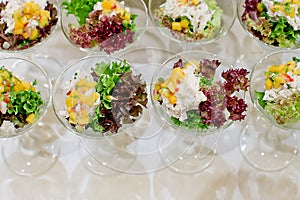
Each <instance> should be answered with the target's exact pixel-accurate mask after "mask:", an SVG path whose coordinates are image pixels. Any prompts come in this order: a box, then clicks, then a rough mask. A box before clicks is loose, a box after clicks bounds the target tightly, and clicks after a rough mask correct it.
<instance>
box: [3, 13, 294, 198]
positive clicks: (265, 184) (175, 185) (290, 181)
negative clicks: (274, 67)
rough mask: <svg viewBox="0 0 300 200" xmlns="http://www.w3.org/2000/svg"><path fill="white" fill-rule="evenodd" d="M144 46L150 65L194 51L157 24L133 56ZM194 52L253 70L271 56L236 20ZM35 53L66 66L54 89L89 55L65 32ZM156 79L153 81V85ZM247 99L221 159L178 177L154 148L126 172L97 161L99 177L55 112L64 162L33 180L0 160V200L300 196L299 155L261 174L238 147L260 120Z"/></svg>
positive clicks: (55, 70)
mask: <svg viewBox="0 0 300 200" xmlns="http://www.w3.org/2000/svg"><path fill="white" fill-rule="evenodd" d="M142 48H145V49H146V50H145V55H144V56H145V57H144V58H140V60H143V61H144V62H146V63H144V64H148V65H149V67H151V61H152V60H153V59H154V60H155V56H157V55H153V54H152V52H153V51H155V49H160V50H167V51H172V52H175V53H176V52H181V51H183V50H186V48H187V47H183V46H181V45H180V44H178V43H176V42H172V41H170V40H168V39H167V38H165V37H164V36H162V35H161V34H160V33H159V32H158V31H157V30H156V29H155V28H154V27H153V26H152V25H151V23H150V24H149V27H148V28H146V30H145V33H144V34H143V36H142V38H141V39H140V40H139V41H138V43H136V44H134V45H133V46H132V47H130V49H128V50H127V51H131V50H136V49H142ZM188 48H189V49H191V50H203V51H209V52H212V53H215V54H217V55H218V56H221V57H223V58H225V59H227V60H228V61H229V62H231V63H232V64H234V65H235V66H242V67H246V68H248V69H251V67H252V66H253V65H254V64H255V62H256V61H257V60H258V59H259V58H261V57H262V56H263V55H265V54H266V53H268V52H267V51H266V50H263V49H262V48H261V47H260V46H259V45H258V44H257V43H256V42H255V41H254V40H253V39H251V38H250V37H249V36H248V35H247V34H246V33H245V32H244V30H243V29H242V27H241V26H240V24H239V21H238V20H237V19H236V21H235V23H234V25H233V27H232V29H231V30H230V32H229V33H228V34H227V35H226V36H225V37H223V38H221V39H220V40H217V41H216V42H213V43H211V44H207V45H202V46H191V47H188ZM123 53H124V52H123ZM31 54H35V55H43V56H45V58H48V57H49V58H50V57H51V58H55V59H56V61H58V63H59V64H60V66H59V67H57V66H56V67H54V65H53V67H52V68H48V69H46V70H47V71H48V73H49V75H50V76H51V77H52V80H53V81H52V82H53V84H55V79H56V77H57V76H58V74H59V71H61V70H62V69H63V68H64V67H66V66H67V65H69V64H70V63H72V62H73V61H76V60H77V59H79V58H82V57H84V56H86V55H87V54H86V53H85V52H82V51H80V50H78V49H76V48H75V47H73V46H72V45H71V44H70V43H69V42H68V41H67V40H66V39H65V37H64V35H63V33H62V31H61V29H60V28H58V30H56V32H55V34H54V35H53V36H52V37H51V38H50V39H49V40H48V41H47V42H46V43H45V44H44V45H42V46H41V47H39V48H38V49H36V50H34V52H31ZM3 56H5V55H3ZM144 67H145V66H144ZM149 80H151V79H149ZM149 80H148V79H147V82H148V81H149ZM247 100H248V103H249V105H250V106H249V108H248V116H247V118H246V120H245V121H244V122H242V123H234V124H233V125H232V126H231V127H229V128H228V129H226V130H224V131H223V132H221V133H218V134H220V138H219V139H218V142H217V146H216V153H217V156H216V157H215V160H214V161H213V162H212V164H211V165H210V166H208V167H207V168H206V169H205V170H203V171H201V172H199V173H196V174H185V173H178V172H175V171H174V170H172V169H170V167H168V166H166V165H163V164H162V163H160V162H161V161H160V157H159V153H158V151H156V150H155V151H153V152H154V153H151V152H150V153H149V152H147V153H148V156H149V157H147V156H145V154H142V153H141V154H137V160H136V161H135V164H134V167H133V168H128V169H126V170H123V169H120V170H118V169H117V168H116V166H114V167H109V166H108V167H106V166H103V165H101V164H99V163H98V164H99V168H102V169H103V171H104V172H105V173H104V174H103V175H99V174H94V173H92V172H90V171H89V170H88V169H87V168H86V167H84V165H83V163H84V162H85V154H83V153H82V152H81V151H80V140H81V138H80V137H79V136H77V135H75V134H73V133H70V132H68V131H67V130H66V129H65V128H64V127H63V126H62V125H61V124H60V123H59V121H58V120H57V118H56V116H55V114H54V112H53V109H52V108H50V109H49V112H48V114H47V116H46V117H45V118H44V119H43V122H45V123H47V124H49V125H51V127H52V129H51V130H50V132H51V134H52V138H53V140H51V141H50V142H58V143H59V145H60V147H61V150H60V155H59V157H58V160H57V161H56V162H55V164H54V165H53V166H52V167H51V168H50V169H49V170H48V171H47V172H45V173H43V174H41V175H37V176H32V177H27V176H20V175H16V174H14V173H12V172H11V171H10V169H9V168H8V167H7V165H6V164H5V163H4V161H3V159H2V157H0V174H1V176H0V177H1V178H0V199H10V200H21V199H22V200H23V199H30V200H44V199H45V200H46V199H47V200H52V199H53V200H68V199H70V200H71V199H72V200H77V199H78V200H94V199H109V200H113V199H116V200H119V199H130V200H133V199H136V200H147V199H149V200H150V199H151V200H166V199H167V200H173V199H174V200H186V199H188V200H199V199H207V200H241V199H245V200H258V199H263V200H268V199H272V200H276V199H289V200H292V199H299V198H300V191H299V189H298V188H299V187H298V185H299V184H300V170H299V169H300V159H299V157H296V159H295V160H294V162H293V163H292V164H291V165H290V166H288V167H287V168H285V169H284V170H281V171H277V172H263V171H259V170H257V169H255V168H253V167H252V166H251V165H249V164H248V163H247V162H246V161H245V159H243V156H242V154H241V152H240V148H239V139H240V134H241V132H242V130H243V127H244V126H245V125H246V124H247V123H249V121H250V120H251V118H252V117H255V115H257V113H255V111H254V109H253V107H252V105H251V101H250V98H248V99H247ZM149 103H151V102H149ZM150 114H151V113H150ZM145 120H146V121H147V119H145ZM148 128H149V127H148ZM140 139H141V140H143V143H142V144H145V145H147V138H140ZM3 142H4V139H2V140H1V141H0V143H1V144H2V143H3ZM151 142H153V141H151ZM1 144H0V145H1ZM112 159H114V158H112ZM112 168H116V169H112Z"/></svg>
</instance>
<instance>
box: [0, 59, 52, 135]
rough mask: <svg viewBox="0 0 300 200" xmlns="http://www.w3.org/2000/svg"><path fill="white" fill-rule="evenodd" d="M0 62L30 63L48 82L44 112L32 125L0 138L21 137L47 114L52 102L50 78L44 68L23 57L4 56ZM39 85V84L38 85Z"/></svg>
mask: <svg viewBox="0 0 300 200" xmlns="http://www.w3.org/2000/svg"><path fill="white" fill-rule="evenodd" d="M2 60H16V61H17V60H22V61H25V62H26V63H30V64H31V65H32V66H34V67H36V68H37V69H39V70H40V71H41V72H42V74H43V75H44V78H45V79H46V82H48V83H47V84H48V87H49V89H48V92H49V99H48V101H47V104H45V107H44V110H43V111H42V112H40V115H39V118H38V119H37V120H36V121H35V122H34V123H33V124H32V125H29V126H25V127H24V128H21V129H15V134H13V135H5V136H1V137H0V138H11V137H15V136H19V135H22V134H23V133H25V132H27V131H29V130H31V129H32V128H34V127H35V126H36V125H37V124H38V123H39V122H40V121H41V120H42V119H43V117H44V116H45V115H46V113H47V112H48V109H49V107H50V105H51V102H52V89H53V88H52V83H51V80H50V77H49V75H48V73H47V72H46V71H45V70H44V68H42V67H41V66H40V65H38V64H37V63H35V62H33V61H32V60H30V59H28V58H26V57H24V56H5V57H1V58H0V62H1V61H2ZM38 84H39V83H38Z"/></svg>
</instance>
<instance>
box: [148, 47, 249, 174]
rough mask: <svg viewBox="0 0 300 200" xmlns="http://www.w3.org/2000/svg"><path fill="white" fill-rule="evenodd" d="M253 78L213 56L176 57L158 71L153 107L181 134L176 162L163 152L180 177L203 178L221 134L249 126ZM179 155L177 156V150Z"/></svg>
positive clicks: (192, 53) (191, 54)
mask: <svg viewBox="0 0 300 200" xmlns="http://www.w3.org/2000/svg"><path fill="white" fill-rule="evenodd" d="M248 73H249V72H248V71H247V70H246V69H242V68H240V69H238V68H236V69H235V68H233V66H232V65H231V64H229V63H228V62H227V61H226V60H224V59H222V58H220V57H218V56H216V55H214V54H212V53H208V52H202V51H187V52H183V53H179V54H177V55H175V56H172V57H170V58H169V59H167V60H166V61H165V62H164V63H162V65H161V66H159V68H158V69H157V70H156V71H155V73H154V75H153V78H152V81H151V95H152V96H151V101H152V104H153V105H154V108H155V111H156V113H157V114H158V115H159V116H160V117H161V119H162V120H163V121H164V122H166V123H167V124H168V125H169V126H170V127H172V128H173V129H175V130H176V132H178V133H181V134H179V137H182V138H181V140H180V143H179V144H177V148H181V149H182V150H176V151H178V152H182V156H181V157H179V159H178V160H176V161H175V162H174V159H173V157H172V156H173V152H171V151H168V149H161V156H162V159H163V160H164V161H165V162H166V163H167V164H170V163H171V162H174V163H173V164H170V167H171V168H172V169H174V170H175V171H178V172H183V173H197V172H199V171H201V170H204V169H205V168H206V167H208V166H209V165H210V164H211V162H212V161H213V159H214V156H215V153H216V152H215V147H216V143H217V140H218V138H219V136H220V134H217V133H219V132H221V131H222V130H224V129H225V128H227V127H229V126H230V125H231V124H232V123H233V122H234V121H240V120H243V119H244V117H245V111H246V109H247V104H246V102H245V101H244V97H245V91H247V90H248V85H249V79H248V78H247V77H246V76H247V74H248ZM173 151H174V150H173Z"/></svg>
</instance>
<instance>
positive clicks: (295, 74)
mask: <svg viewBox="0 0 300 200" xmlns="http://www.w3.org/2000/svg"><path fill="white" fill-rule="evenodd" d="M264 75H265V90H264V91H255V93H256V96H257V100H258V103H259V105H260V106H261V107H262V108H264V109H265V110H266V111H267V112H268V113H270V114H271V115H272V116H273V118H274V119H275V120H276V122H277V123H278V124H287V123H299V122H300V59H299V58H296V57H293V59H291V60H290V61H288V62H286V63H283V64H280V65H272V66H268V68H267V71H266V72H265V73H264Z"/></svg>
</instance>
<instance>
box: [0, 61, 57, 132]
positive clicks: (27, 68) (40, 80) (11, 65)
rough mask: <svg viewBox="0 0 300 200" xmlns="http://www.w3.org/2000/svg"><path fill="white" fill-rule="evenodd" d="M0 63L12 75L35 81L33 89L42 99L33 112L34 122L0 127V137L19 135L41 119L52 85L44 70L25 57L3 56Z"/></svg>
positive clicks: (49, 100) (50, 96)
mask: <svg viewBox="0 0 300 200" xmlns="http://www.w3.org/2000/svg"><path fill="white" fill-rule="evenodd" d="M0 63H1V66H3V67H4V69H7V70H9V71H10V72H11V73H12V75H15V76H17V77H19V79H20V80H24V81H26V82H29V83H31V84H32V83H33V82H36V83H37V85H35V86H34V87H35V90H36V91H39V92H40V97H41V100H42V101H43V104H41V105H40V106H39V107H38V108H39V111H38V112H37V113H36V114H35V120H34V123H28V124H26V125H25V126H24V127H22V128H17V129H14V130H11V129H0V137H2V138H6V137H7V138H8V137H14V136H18V135H21V134H23V133H25V132H28V131H29V130H30V129H32V128H33V127H34V126H35V125H36V124H37V123H38V122H39V121H40V120H41V119H42V117H43V116H44V115H45V113H46V112H47V109H48V107H49V105H50V103H51V98H52V85H51V82H50V80H49V77H48V75H47V74H46V72H45V71H44V70H43V69H42V68H41V67H40V66H38V65H36V64H35V63H33V62H31V61H30V60H28V59H27V58H22V57H5V58H1V59H0ZM2 77H3V76H2ZM5 80H6V81H7V80H9V79H6V78H5ZM2 86H3V87H5V86H4V85H3V83H2ZM3 87H2V88H3ZM24 95H25V94H24ZM1 96H2V97H3V98H4V96H5V95H4V94H3V93H2V94H1ZM24 97H25V96H24ZM3 98H2V102H3V101H4V100H3ZM26 98H29V97H28V96H27V97H26ZM33 104H34V102H33ZM28 106H30V105H28ZM28 112H29V110H28ZM2 114H3V113H2ZM16 114H18V113H16ZM1 118H2V119H1V121H2V120H3V119H4V118H5V117H4V115H2V117H1ZM3 121H5V120H3Z"/></svg>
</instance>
